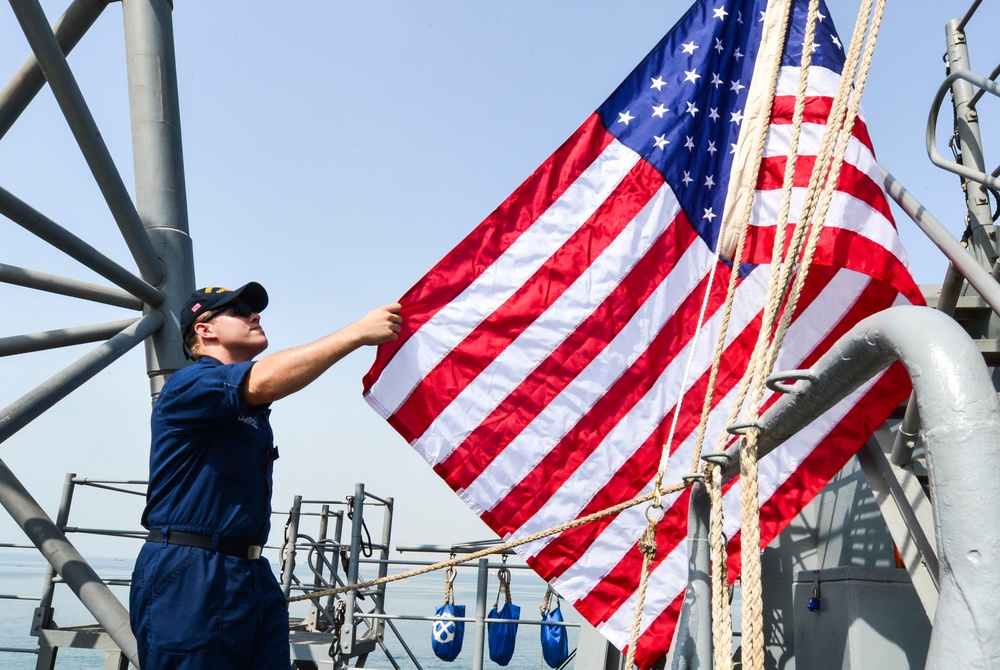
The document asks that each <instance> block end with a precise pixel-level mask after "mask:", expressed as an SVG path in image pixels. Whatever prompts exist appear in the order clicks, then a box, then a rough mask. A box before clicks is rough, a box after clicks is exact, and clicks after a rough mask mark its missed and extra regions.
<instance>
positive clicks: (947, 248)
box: [882, 168, 1000, 314]
mask: <svg viewBox="0 0 1000 670" xmlns="http://www.w3.org/2000/svg"><path fill="white" fill-rule="evenodd" d="M882 177H883V178H884V179H885V189H886V192H887V193H888V194H889V197H891V198H892V199H893V200H894V201H895V202H896V204H898V205H899V206H900V207H902V208H903V211H904V212H906V214H907V216H909V217H910V218H911V219H913V222H914V223H916V224H917V227H919V228H920V230H922V231H923V232H924V234H925V235H927V237H928V238H930V240H931V241H932V242H934V244H935V245H937V247H938V249H940V250H941V252H942V253H943V254H944V255H945V257H946V258H947V259H948V260H949V261H951V263H952V265H954V266H955V267H956V268H957V269H958V270H959V272H961V273H962V276H964V277H965V278H966V280H968V282H969V284H971V285H972V287H973V288H974V289H976V292H978V293H979V295H980V296H982V298H983V300H985V301H986V304H987V305H989V306H990V308H991V309H992V310H993V311H994V312H996V313H998V314H1000V284H997V282H996V279H995V278H994V277H993V275H991V274H990V273H989V271H988V270H986V269H985V268H984V267H983V266H982V265H980V263H979V262H978V261H977V260H976V259H975V258H973V257H972V256H971V255H970V254H969V252H968V250H967V249H966V248H965V247H963V246H962V244H961V243H960V242H959V241H958V240H956V239H955V238H954V236H952V234H951V233H950V232H948V229H947V228H945V227H944V226H943V225H942V224H941V222H940V221H938V220H937V219H936V218H934V215H933V214H931V213H930V211H928V210H927V208H925V207H924V206H923V205H921V204H920V201H919V200H917V199H916V198H915V197H914V196H913V194H912V193H910V192H909V191H907V190H906V188H904V187H903V185H902V184H901V183H900V182H899V181H897V180H896V178H895V177H893V176H892V175H891V174H889V173H888V172H887V171H886V170H885V168H882Z"/></svg>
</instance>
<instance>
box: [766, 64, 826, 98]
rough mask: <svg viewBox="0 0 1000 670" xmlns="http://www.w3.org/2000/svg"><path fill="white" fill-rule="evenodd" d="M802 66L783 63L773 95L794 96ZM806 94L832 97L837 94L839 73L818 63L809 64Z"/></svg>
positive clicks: (797, 88)
mask: <svg viewBox="0 0 1000 670" xmlns="http://www.w3.org/2000/svg"><path fill="white" fill-rule="evenodd" d="M801 71H802V68H799V67H792V66H789V65H785V66H783V67H782V68H781V70H780V71H779V72H778V86H777V88H776V89H775V91H774V95H775V96H786V95H787V96H792V97H795V94H796V92H797V91H798V90H799V74H800V72H801ZM806 85H807V89H806V96H807V97H808V96H814V95H817V96H821V97H824V98H832V97H834V96H836V95H837V88H838V87H839V86H840V74H838V73H836V72H834V71H833V70H830V69H828V68H825V67H820V66H819V65H810V66H809V81H808V83H807V84H806Z"/></svg>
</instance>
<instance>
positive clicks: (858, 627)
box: [793, 566, 972, 670]
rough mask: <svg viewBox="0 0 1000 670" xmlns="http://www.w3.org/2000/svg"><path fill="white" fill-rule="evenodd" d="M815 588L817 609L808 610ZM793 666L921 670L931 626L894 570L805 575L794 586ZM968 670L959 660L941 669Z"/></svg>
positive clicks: (903, 577)
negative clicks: (914, 669)
mask: <svg viewBox="0 0 1000 670" xmlns="http://www.w3.org/2000/svg"><path fill="white" fill-rule="evenodd" d="M817 586H818V588H819V591H818V593H819V594H820V607H819V610H818V611H816V612H810V611H809V610H808V609H807V602H808V600H809V598H811V597H812V594H813V589H814V588H816V587H817ZM793 592H794V595H793V609H794V610H795V612H796V616H795V631H794V637H795V664H796V667H797V668H803V669H805V670H889V669H895V668H920V667H923V665H924V660H925V658H926V655H927V640H928V638H929V637H930V632H931V631H930V622H929V621H928V619H927V617H926V616H924V613H923V610H922V609H921V606H920V602H919V600H918V599H917V597H916V595H915V594H914V592H913V588H912V586H911V585H910V583H909V581H908V580H907V578H906V573H905V572H903V571H902V570H895V569H893V568H870V567H857V566H850V567H839V568H827V569H825V570H816V571H812V570H810V571H803V572H800V573H799V574H798V575H796V579H795V583H794V585H793ZM945 667H948V668H952V669H957V668H968V667H972V666H968V665H963V664H962V662H961V661H960V660H958V659H956V660H955V661H954V663H953V664H951V665H948V666H945Z"/></svg>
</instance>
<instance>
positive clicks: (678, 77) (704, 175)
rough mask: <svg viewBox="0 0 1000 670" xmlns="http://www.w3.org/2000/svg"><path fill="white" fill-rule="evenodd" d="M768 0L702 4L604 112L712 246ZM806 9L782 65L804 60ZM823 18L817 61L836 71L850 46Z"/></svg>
mask: <svg viewBox="0 0 1000 670" xmlns="http://www.w3.org/2000/svg"><path fill="white" fill-rule="evenodd" d="M764 4H765V3H763V2H758V3H748V2H743V1H741V0H727V1H726V2H701V3H697V4H695V5H694V6H693V7H691V9H689V10H688V12H687V14H685V15H684V17H683V18H682V19H681V20H680V21H679V22H678V23H677V25H675V26H674V28H673V30H671V31H670V32H669V33H668V34H667V35H666V36H664V38H663V39H662V40H660V43H659V44H657V46H656V47H655V48H654V49H653V51H652V52H650V54H649V55H648V56H646V58H645V59H644V60H643V61H642V62H641V63H639V65H638V66H637V67H636V68H635V69H634V70H633V71H632V74H630V75H629V77H628V79H626V80H625V81H624V82H622V84H621V85H620V86H619V87H618V89H617V90H616V91H615V92H614V93H613V94H612V95H611V97H609V98H608V99H607V101H605V103H604V104H603V105H601V107H600V108H599V109H598V110H597V113H598V115H599V116H600V117H601V120H602V121H603V123H604V127H605V128H607V130H608V132H610V133H611V134H612V135H614V136H615V137H617V138H618V140H619V141H620V142H622V143H623V144H625V145H626V146H628V147H630V148H631V149H632V150H633V151H635V152H636V153H638V154H639V155H641V156H642V157H643V158H644V159H646V161H648V162H649V163H650V164H651V165H653V166H655V167H656V169H657V170H659V171H660V173H661V174H662V175H663V177H664V179H666V181H667V183H668V184H670V186H671V188H672V189H673V191H674V193H676V194H677V197H678V200H680V202H681V205H682V206H683V208H684V211H685V212H686V213H687V215H688V219H689V220H690V222H691V225H693V226H694V227H695V228H696V229H697V230H698V232H699V234H700V235H701V236H702V238H703V239H704V240H705V241H706V243H707V244H708V245H709V246H710V247H712V248H715V244H716V236H717V235H718V233H719V226H720V225H721V223H722V212H723V209H724V207H725V204H726V194H727V186H728V175H729V172H730V168H731V167H732V162H733V155H734V154H735V151H736V143H737V140H738V139H739V133H740V129H741V127H742V121H743V118H744V112H745V110H746V104H747V95H748V90H749V84H750V79H751V77H752V76H753V70H754V65H755V62H756V58H757V49H758V46H759V45H760V39H761V27H762V24H763V22H764V11H763V9H757V8H756V7H758V6H759V7H763V6H764ZM807 10H808V3H803V2H799V3H795V5H794V6H793V8H792V12H793V13H792V24H791V29H790V31H789V39H788V43H789V44H790V45H792V47H793V48H792V49H788V50H786V51H785V53H784V55H783V57H782V65H789V66H792V67H799V65H800V64H801V62H802V51H801V45H802V43H803V41H804V39H805V19H806V12H807ZM744 12H746V13H747V14H750V16H747V15H745V14H744ZM820 15H821V17H822V19H821V20H820V22H819V23H818V24H817V28H816V36H815V39H814V48H813V55H812V62H813V64H815V65H817V66H821V67H826V68H828V69H830V70H832V71H835V72H838V73H839V72H840V71H841V69H842V68H843V63H844V53H843V48H842V46H841V44H840V40H839V38H838V36H837V33H836V31H835V30H834V27H833V23H832V22H831V21H824V20H823V19H825V18H826V17H825V15H824V14H823V12H822V11H821V12H820ZM795 47H798V48H795Z"/></svg>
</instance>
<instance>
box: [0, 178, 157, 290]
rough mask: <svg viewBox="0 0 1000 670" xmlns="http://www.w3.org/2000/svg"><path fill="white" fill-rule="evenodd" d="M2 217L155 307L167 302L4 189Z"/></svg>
mask: <svg viewBox="0 0 1000 670" xmlns="http://www.w3.org/2000/svg"><path fill="white" fill-rule="evenodd" d="M0 214H3V215H4V216H6V217H7V218H8V219H10V220H11V221H13V222H14V223H16V224H17V225H19V226H21V227H22V228H24V229H25V230H27V231H28V232H30V233H31V234H33V235H35V236H36V237H38V238H41V239H42V240H45V241H46V242H48V243H49V244H51V245H52V246H53V247H55V248H56V249H59V250H60V251H62V252H63V253H65V254H66V255H68V256H70V257H71V258H73V259H75V260H77V261H79V262H80V263H82V264H83V265H84V266H86V267H88V268H90V269H91V270H93V271H94V272H96V273H98V274H99V275H101V276H102V277H104V278H105V279H107V280H109V281H111V282H113V283H114V284H116V285H118V286H120V287H121V288H123V289H125V290H126V291H128V292H129V293H131V294H132V295H134V296H136V297H137V298H141V299H142V300H143V301H144V302H147V303H149V304H151V305H159V304H160V303H162V302H163V294H161V293H160V291H159V290H157V289H156V288H154V287H153V286H151V285H150V284H147V283H146V282H145V281H143V280H142V279H139V278H138V277H136V276H135V275H133V274H132V273H131V272H129V271H128V270H126V269H125V268H123V267H122V266H120V265H118V264H117V263H115V262H114V261H112V260H111V259H110V258H108V257H107V256H105V255H104V254H102V253H101V252H100V251H98V250H97V249H95V248H94V247H92V246H90V245H89V244H87V243H86V242H84V241H83V240H81V239H80V238H79V237H77V236H76V235H74V234H73V233H71V232H69V231H68V230H66V229H65V228H63V227H62V226H60V225H59V224H57V223H55V222H54V221H52V220H51V219H49V218H48V217H46V216H45V215H44V214H42V213H41V212H38V211H37V210H35V209H33V208H32V207H31V206H29V205H28V204H26V203H25V202H23V201H22V200H20V199H18V198H17V197H16V196H14V195H13V194H12V193H10V192H9V191H7V190H6V189H3V188H0Z"/></svg>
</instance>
